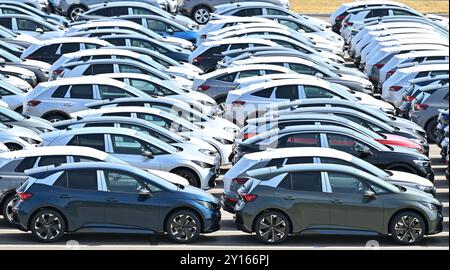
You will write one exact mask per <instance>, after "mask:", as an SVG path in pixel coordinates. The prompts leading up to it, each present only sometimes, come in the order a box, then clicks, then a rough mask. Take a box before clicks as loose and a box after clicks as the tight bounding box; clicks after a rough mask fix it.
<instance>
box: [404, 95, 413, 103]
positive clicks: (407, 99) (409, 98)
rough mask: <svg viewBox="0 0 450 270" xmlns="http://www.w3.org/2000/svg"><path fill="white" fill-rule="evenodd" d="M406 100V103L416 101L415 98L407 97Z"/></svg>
mask: <svg viewBox="0 0 450 270" xmlns="http://www.w3.org/2000/svg"><path fill="white" fill-rule="evenodd" d="M405 99H406V101H409V102H411V101H413V100H414V97H413V96H406V97H405Z"/></svg>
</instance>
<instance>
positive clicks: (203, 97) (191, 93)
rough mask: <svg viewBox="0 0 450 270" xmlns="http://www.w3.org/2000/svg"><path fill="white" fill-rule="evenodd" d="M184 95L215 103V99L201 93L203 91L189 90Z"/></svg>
mask: <svg viewBox="0 0 450 270" xmlns="http://www.w3.org/2000/svg"><path fill="white" fill-rule="evenodd" d="M186 95H187V96H188V97H190V98H192V99H195V100H198V101H206V102H209V103H212V104H215V103H216V101H215V100H214V99H212V98H211V97H210V96H208V95H206V94H203V93H199V92H196V91H189V93H186Z"/></svg>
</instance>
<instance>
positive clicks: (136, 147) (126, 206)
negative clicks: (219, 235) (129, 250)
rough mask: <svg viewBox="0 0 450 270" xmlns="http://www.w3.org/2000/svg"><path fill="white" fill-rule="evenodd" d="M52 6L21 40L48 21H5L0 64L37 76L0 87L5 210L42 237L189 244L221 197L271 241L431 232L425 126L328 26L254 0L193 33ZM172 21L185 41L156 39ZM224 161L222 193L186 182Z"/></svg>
mask: <svg viewBox="0 0 450 270" xmlns="http://www.w3.org/2000/svg"><path fill="white" fill-rule="evenodd" d="M377 2H378V1H377ZM0 3H4V4H3V5H5V6H8V7H13V8H11V9H14V7H17V6H18V5H19V4H17V3H15V2H11V1H7V0H2V1H0ZM356 3H358V4H360V5H364V3H365V2H356ZM388 3H390V4H389V5H387V4H386V5H387V6H388V7H390V5H391V4H392V2H388ZM379 5H380V6H382V7H384V5H385V4H384V2H383V3H381V4H379ZM392 5H394V4H392ZM21 8H24V7H21ZM351 8H356V6H352V7H351ZM386 8H387V7H386ZM405 8H406V7H405ZM408 9H409V8H408ZM143 10H145V11H146V12H143ZM113 11H114V12H115V13H114V15H112V13H110V12H113ZM338 11H339V12H340V11H341V10H338ZM150 12H153V13H150ZM419 15H420V14H419ZM52 16H56V17H55V18H58V19H60V20H61V23H60V24H56V23H55V20H54V21H53V24H54V25H57V27H56V28H50V27H48V30H47V28H41V29H42V31H41V29H39V31H34V32H30V31H28V32H27V31H26V30H24V29H20V28H17V26H18V24H17V21H20V20H22V19H25V18H26V19H29V20H33V21H36V22H41V23H42V22H44V21H46V17H43V16H42V15H41V16H39V15H21V14H9V15H0V21H2V19H3V21H2V22H6V23H5V24H3V23H2V27H1V28H0V30H1V31H3V32H4V34H3V36H2V37H3V38H2V42H4V43H5V46H3V47H1V48H2V49H0V53H1V54H0V55H1V57H2V58H4V59H5V61H4V62H5V67H10V66H12V65H13V64H12V63H14V65H22V66H21V68H22V69H24V71H25V70H27V71H30V72H31V71H33V72H32V74H31V75H30V76H29V77H26V78H25V77H20V74H21V73H19V72H16V73H12V72H10V73H9V74H6V73H4V74H5V75H4V76H5V78H2V79H1V80H0V83H1V85H0V86H1V88H0V89H1V91H2V94H1V97H2V98H1V101H2V102H3V103H0V122H1V123H2V126H0V131H1V133H0V142H1V143H2V144H3V146H2V147H3V148H2V149H3V150H5V151H6V150H8V151H7V152H5V153H2V154H0V164H1V165H0V173H1V176H2V179H3V180H5V181H0V185H5V184H4V183H8V184H9V186H6V185H5V186H0V188H1V190H2V195H1V205H2V213H3V215H4V217H5V220H7V221H9V222H10V223H12V224H14V225H15V226H16V227H18V228H19V229H21V230H24V231H31V232H32V234H33V236H34V237H35V238H36V239H38V240H39V241H43V242H53V241H57V240H59V239H61V237H62V236H63V235H64V233H65V232H83V231H96V232H122V233H128V232H140V233H159V232H166V233H167V234H168V235H169V237H170V238H171V239H173V240H175V241H177V242H182V243H186V242H191V241H194V240H195V239H197V238H198V236H199V234H200V233H208V232H213V231H216V230H218V229H219V227H220V208H221V205H222V206H223V208H224V210H226V211H229V212H232V213H234V214H235V223H236V224H237V226H238V228H240V229H242V230H243V231H246V232H255V233H256V235H257V236H258V238H259V239H260V240H262V241H263V242H264V243H271V244H277V243H281V242H282V241H283V240H285V239H286V237H287V236H288V235H289V234H291V233H308V232H309V233H317V232H319V233H325V232H327V233H348V234H355V233H357V234H361V233H364V234H390V235H392V237H393V239H394V240H395V241H396V242H398V243H400V244H415V243H418V242H419V241H420V240H421V239H422V238H423V236H424V235H429V234H435V233H439V232H440V231H441V230H442V221H443V215H442V204H441V203H440V202H439V201H438V200H436V199H435V198H433V195H434V193H435V191H436V189H435V187H434V185H433V183H432V182H433V180H434V172H433V170H432V168H431V163H430V159H429V158H428V153H429V145H428V140H427V139H429V138H427V137H428V136H427V131H426V130H424V129H423V127H422V126H420V125H418V124H417V123H414V122H412V121H409V120H406V119H404V118H401V117H399V116H398V114H399V112H398V109H397V108H396V107H395V106H394V105H393V104H391V103H389V102H386V101H385V100H380V99H377V98H376V97H374V93H375V92H376V89H377V87H375V86H374V85H373V83H372V81H373V80H371V78H370V77H369V76H368V75H367V74H365V73H364V72H363V71H361V70H358V69H356V68H354V67H352V66H351V65H349V63H346V60H345V59H344V56H345V55H346V54H347V52H346V47H347V45H346V44H347V43H348V41H347V40H346V37H345V36H344V37H342V36H340V35H338V34H337V33H335V32H332V29H333V26H332V25H331V24H329V23H327V22H325V21H321V20H318V19H313V18H311V17H307V16H304V15H301V14H298V13H294V12H292V11H290V10H288V9H285V8H284V7H282V6H280V5H274V4H271V3H266V2H239V3H233V4H226V5H221V6H217V7H216V10H215V11H214V14H212V15H211V19H212V20H211V21H210V22H208V24H206V25H205V26H203V27H202V28H201V29H200V30H198V29H196V27H195V23H194V22H192V21H191V22H190V21H188V20H187V18H183V19H178V18H177V17H176V16H173V15H171V14H169V13H167V12H164V11H162V10H161V9H157V8H155V7H154V6H152V5H149V4H147V3H137V2H120V1H117V2H108V3H104V4H101V5H97V6H92V7H91V8H89V11H87V12H85V13H83V14H82V15H80V16H78V17H77V18H76V21H75V22H73V23H70V24H69V23H67V24H66V23H65V22H64V21H63V19H64V18H62V17H59V16H57V15H52ZM409 17H410V18H411V20H422V21H423V25H430V26H433V29H434V28H436V29H438V28H439V27H441V26H442V25H444V23H442V22H441V21H439V22H436V21H434V20H431V19H429V18H427V17H425V16H412V15H411V16H409ZM416 17H420V18H419V19H418V18H416ZM383 18H384V19H386V18H387V17H383ZM405 19H406V18H405ZM8 22H10V24H8ZM154 22H157V23H154ZM161 22H166V23H167V24H166V26H165V28H158V27H160V25H161V24H160V23H161ZM175 23H177V24H179V25H181V26H183V27H184V28H180V29H181V30H180V31H179V32H180V33H184V34H185V35H181V34H180V35H178V37H175V35H168V34H167V33H171V32H172V33H174V31H170V30H169V29H171V28H169V26H170V25H174V24H175ZM404 28H408V27H404ZM183 29H184V30H183ZM439 29H440V28H439ZM439 31H440V30H436V33H437V32H439ZM442 31H444V30H442ZM447 31H448V30H447ZM3 32H0V33H3ZM354 32H358V31H356V30H355V31H354ZM436 35H438V34H436ZM439 46H442V47H445V46H446V45H445V44H441V45H439ZM438 50H439V49H436V50H433V51H438ZM441 50H443V49H441ZM399 55H400V54H399ZM28 66H32V68H30V67H28ZM25 67H27V68H28V69H27V68H25ZM399 71H400V69H399ZM24 74H25V73H24ZM395 74H396V73H394V75H392V76H395ZM7 76H8V77H7ZM447 77H448V69H447ZM19 86H21V87H19ZM418 91H422V89H421V88H420V87H419V90H418ZM447 92H448V84H447ZM2 104H3V106H1V105H2ZM413 107H414V108H415V107H416V106H415V105H414V106H413ZM447 107H448V105H447ZM425 109H427V108H425ZM436 117H437V115H436ZM30 149H31V150H30ZM37 149H39V150H37ZM230 166H231V168H230ZM226 167H228V168H229V170H228V171H227V173H226V174H225V175H224V194H223V196H222V198H221V201H219V200H218V199H216V198H214V197H213V196H211V195H210V194H208V193H207V192H205V191H202V190H201V189H198V188H202V189H204V190H207V189H209V188H211V187H214V186H215V178H216V177H217V176H218V173H219V169H220V168H226ZM142 169H144V170H142ZM19 183H22V184H23V185H22V186H21V187H20V188H19V189H18V190H17V195H18V196H15V190H16V188H17V187H18V185H19ZM99 213H102V214H99Z"/></svg>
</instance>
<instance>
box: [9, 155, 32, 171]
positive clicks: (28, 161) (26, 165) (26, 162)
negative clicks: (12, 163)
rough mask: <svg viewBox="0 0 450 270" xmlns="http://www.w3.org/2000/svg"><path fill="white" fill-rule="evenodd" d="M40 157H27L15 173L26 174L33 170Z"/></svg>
mask: <svg viewBox="0 0 450 270" xmlns="http://www.w3.org/2000/svg"><path fill="white" fill-rule="evenodd" d="M37 159H38V157H26V158H24V159H23V160H22V161H21V162H20V163H19V165H17V167H16V169H15V170H14V171H15V172H24V171H25V170H28V169H31V168H33V167H34V164H36V160H37Z"/></svg>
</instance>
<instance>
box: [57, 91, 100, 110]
mask: <svg viewBox="0 0 450 270" xmlns="http://www.w3.org/2000/svg"><path fill="white" fill-rule="evenodd" d="M95 99H96V97H95V94H94V89H93V85H92V84H76V85H72V86H71V87H70V89H69V91H68V92H67V93H66V96H65V99H64V100H62V101H61V103H62V106H63V107H62V108H61V109H62V110H63V111H64V112H65V113H72V112H79V111H82V110H86V104H87V103H90V102H92V101H94V100H95Z"/></svg>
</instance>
